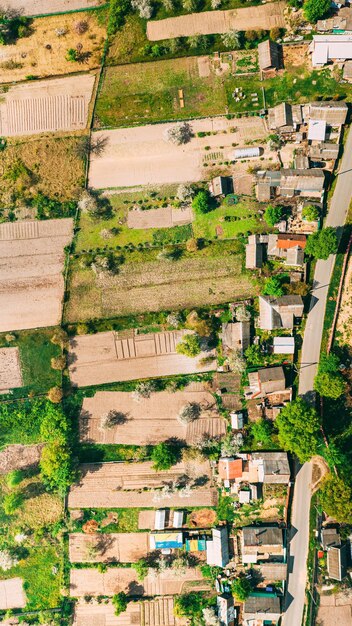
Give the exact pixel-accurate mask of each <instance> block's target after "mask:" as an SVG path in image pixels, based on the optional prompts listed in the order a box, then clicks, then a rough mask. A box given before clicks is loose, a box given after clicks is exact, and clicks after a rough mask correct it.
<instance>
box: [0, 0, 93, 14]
mask: <svg viewBox="0 0 352 626" xmlns="http://www.w3.org/2000/svg"><path fill="white" fill-rule="evenodd" d="M100 4H104V1H103V0H7V2H6V7H9V8H10V9H14V10H16V11H19V12H20V13H21V14H23V15H30V16H32V15H45V14H47V13H49V14H51V13H65V11H78V10H79V9H89V8H90V7H97V6H99V5H100Z"/></svg>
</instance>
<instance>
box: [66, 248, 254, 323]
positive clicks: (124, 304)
mask: <svg viewBox="0 0 352 626" xmlns="http://www.w3.org/2000/svg"><path fill="white" fill-rule="evenodd" d="M178 250H179V252H180V254H181V257H180V258H179V259H178V260H177V261H170V260H167V259H162V258H160V257H159V255H160V250H157V249H151V250H143V251H135V252H130V253H124V263H123V264H122V266H121V267H120V271H119V273H118V274H117V275H115V276H112V277H110V276H107V275H103V276H101V277H99V276H96V274H95V273H94V272H93V270H92V269H90V268H82V264H81V261H80V259H74V260H73V262H72V264H71V276H70V283H69V296H70V297H69V300H68V302H67V305H66V308H65V321H66V322H77V321H84V320H89V319H93V318H104V317H107V318H109V317H116V316H119V315H128V314H131V313H142V312H146V311H162V310H180V309H184V308H188V307H200V306H203V305H204V303H205V302H206V303H207V304H208V305H213V304H219V303H222V302H229V301H230V300H233V299H234V298H242V297H249V296H251V295H253V294H255V293H256V287H255V285H254V284H253V281H252V278H251V277H250V276H249V275H247V273H243V272H242V257H243V249H242V245H241V244H240V242H238V241H227V242H213V243H211V244H208V245H206V246H205V247H203V248H202V249H200V250H198V251H197V252H195V253H190V252H187V251H186V250H185V248H184V247H183V246H179V248H178Z"/></svg>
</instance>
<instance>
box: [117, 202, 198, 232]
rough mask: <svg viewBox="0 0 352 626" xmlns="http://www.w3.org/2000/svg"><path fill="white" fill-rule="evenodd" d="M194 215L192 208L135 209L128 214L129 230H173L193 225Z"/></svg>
mask: <svg viewBox="0 0 352 626" xmlns="http://www.w3.org/2000/svg"><path fill="white" fill-rule="evenodd" d="M192 221H193V213H192V209H191V207H185V208H184V209H175V208H173V207H171V206H169V207H165V208H160V209H148V210H146V211H143V210H141V209H134V210H131V211H129V212H128V217H127V226H128V228H139V229H143V230H144V229H145V228H173V227H174V226H183V225H185V224H191V222H192Z"/></svg>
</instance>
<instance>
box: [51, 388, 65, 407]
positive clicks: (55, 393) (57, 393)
mask: <svg viewBox="0 0 352 626" xmlns="http://www.w3.org/2000/svg"><path fill="white" fill-rule="evenodd" d="M62 395H63V394H62V389H61V388H60V387H51V389H49V391H48V398H49V400H50V402H53V404H58V403H59V402H61V400H62Z"/></svg>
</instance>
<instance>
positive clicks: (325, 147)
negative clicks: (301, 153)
mask: <svg viewBox="0 0 352 626" xmlns="http://www.w3.org/2000/svg"><path fill="white" fill-rule="evenodd" d="M339 152H340V146H339V144H338V143H327V142H322V143H319V144H315V145H310V146H309V147H308V156H309V158H310V159H311V160H313V161H314V160H318V161H336V159H337V158H338V156H339Z"/></svg>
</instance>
